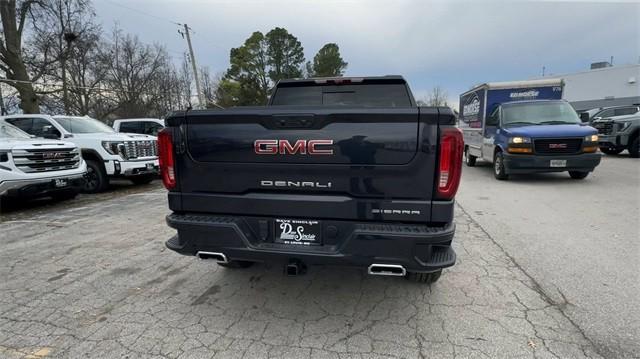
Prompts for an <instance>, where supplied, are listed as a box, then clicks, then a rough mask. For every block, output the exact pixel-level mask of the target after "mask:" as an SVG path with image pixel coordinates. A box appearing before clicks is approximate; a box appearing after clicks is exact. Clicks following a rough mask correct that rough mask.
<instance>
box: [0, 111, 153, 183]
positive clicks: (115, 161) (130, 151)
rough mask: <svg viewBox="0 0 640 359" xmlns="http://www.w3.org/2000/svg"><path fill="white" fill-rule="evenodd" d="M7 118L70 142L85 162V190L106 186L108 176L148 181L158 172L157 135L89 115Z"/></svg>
mask: <svg viewBox="0 0 640 359" xmlns="http://www.w3.org/2000/svg"><path fill="white" fill-rule="evenodd" d="M2 118H4V119H5V120H6V121H7V122H9V123H10V124H12V125H14V126H16V127H18V128H20V129H21V130H23V131H25V132H27V133H29V134H31V135H34V136H38V137H44V138H61V139H63V140H65V141H69V142H73V143H75V144H76V145H77V146H78V147H80V150H81V152H82V157H83V158H84V159H85V161H86V162H87V176H86V179H87V180H86V183H85V187H84V191H85V192H89V193H93V192H100V191H103V190H105V189H106V188H107V187H108V185H109V178H110V177H111V178H112V177H125V178H128V179H130V180H131V181H132V182H133V183H136V184H145V183H149V182H151V181H152V180H153V179H154V178H155V177H156V175H157V173H158V155H157V153H158V149H157V143H156V137H154V136H148V135H140V134H126V133H117V132H115V131H114V130H113V129H112V128H111V127H109V126H107V125H105V124H104V123H102V122H100V121H98V120H94V119H92V118H90V117H78V116H49V115H11V116H4V117H2Z"/></svg>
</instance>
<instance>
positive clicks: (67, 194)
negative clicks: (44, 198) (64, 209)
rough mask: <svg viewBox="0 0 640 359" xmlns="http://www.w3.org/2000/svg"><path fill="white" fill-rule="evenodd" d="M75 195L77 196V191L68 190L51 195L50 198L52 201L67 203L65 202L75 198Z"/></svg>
mask: <svg viewBox="0 0 640 359" xmlns="http://www.w3.org/2000/svg"><path fill="white" fill-rule="evenodd" d="M77 195H78V191H76V190H73V189H70V190H66V191H60V192H56V193H52V194H51V198H53V200H54V201H67V200H70V199H74V198H76V196H77Z"/></svg>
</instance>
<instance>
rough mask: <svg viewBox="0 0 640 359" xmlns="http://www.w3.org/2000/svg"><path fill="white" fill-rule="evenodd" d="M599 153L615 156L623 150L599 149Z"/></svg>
mask: <svg viewBox="0 0 640 359" xmlns="http://www.w3.org/2000/svg"><path fill="white" fill-rule="evenodd" d="M600 151H601V152H602V153H606V154H608V155H617V154H619V153H620V152H622V151H624V149H618V148H610V147H600Z"/></svg>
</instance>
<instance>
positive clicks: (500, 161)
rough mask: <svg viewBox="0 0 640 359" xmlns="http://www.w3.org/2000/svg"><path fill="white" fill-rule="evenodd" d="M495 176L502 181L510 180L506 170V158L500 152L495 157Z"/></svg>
mask: <svg viewBox="0 0 640 359" xmlns="http://www.w3.org/2000/svg"><path fill="white" fill-rule="evenodd" d="M493 175H494V176H495V177H496V179H498V180H501V181H504V180H506V179H509V175H508V174H507V173H506V172H505V170H504V157H503V156H502V152H500V151H498V152H496V153H495V154H494V155H493Z"/></svg>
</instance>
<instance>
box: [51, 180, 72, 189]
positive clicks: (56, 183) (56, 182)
mask: <svg viewBox="0 0 640 359" xmlns="http://www.w3.org/2000/svg"><path fill="white" fill-rule="evenodd" d="M68 184H69V182H68V181H67V180H66V179H64V178H57V179H55V180H54V182H53V185H54V186H56V188H62V187H67V185H68Z"/></svg>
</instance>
